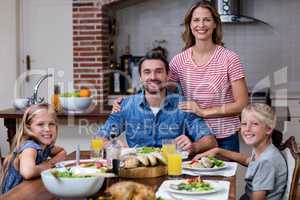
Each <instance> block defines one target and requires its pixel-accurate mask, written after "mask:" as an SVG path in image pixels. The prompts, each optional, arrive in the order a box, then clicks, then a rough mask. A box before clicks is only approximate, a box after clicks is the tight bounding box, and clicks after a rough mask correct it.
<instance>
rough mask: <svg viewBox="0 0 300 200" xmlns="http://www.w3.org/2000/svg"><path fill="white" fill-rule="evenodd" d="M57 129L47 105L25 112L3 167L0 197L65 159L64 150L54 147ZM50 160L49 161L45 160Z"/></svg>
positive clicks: (36, 106)
mask: <svg viewBox="0 0 300 200" xmlns="http://www.w3.org/2000/svg"><path fill="white" fill-rule="evenodd" d="M57 128H58V127H57V118H56V114H55V111H54V110H53V109H52V108H50V107H49V106H48V105H47V104H38V105H33V106H31V107H29V108H28V109H27V110H26V111H25V113H24V116H23V119H22V122H21V124H20V128H19V130H18V133H17V134H16V135H15V137H14V141H13V144H12V147H11V149H12V151H11V152H10V153H9V154H8V156H7V157H6V158H5V161H4V164H3V168H2V176H1V191H2V193H5V192H8V191H9V190H10V189H12V188H13V187H15V186H16V185H18V184H19V183H21V182H22V181H23V180H24V179H25V180H26V179H31V178H35V177H38V176H39V175H40V173H41V172H42V171H43V170H45V169H49V168H51V167H53V166H54V164H55V163H57V162H60V161H62V160H64V159H65V157H66V152H65V150H64V149H63V148H61V147H58V146H55V145H54V143H55V140H56V137H57ZM49 156H50V157H51V159H49V160H48V157H49Z"/></svg>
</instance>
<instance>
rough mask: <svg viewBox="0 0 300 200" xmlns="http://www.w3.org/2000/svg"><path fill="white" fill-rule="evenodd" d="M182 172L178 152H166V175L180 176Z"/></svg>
mask: <svg viewBox="0 0 300 200" xmlns="http://www.w3.org/2000/svg"><path fill="white" fill-rule="evenodd" d="M181 174H182V157H181V154H180V153H177V152H174V153H170V154H168V175H169V176H180V175H181Z"/></svg>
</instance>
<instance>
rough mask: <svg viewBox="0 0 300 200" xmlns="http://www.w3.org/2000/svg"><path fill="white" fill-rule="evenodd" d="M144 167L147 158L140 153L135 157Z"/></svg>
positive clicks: (147, 161)
mask: <svg viewBox="0 0 300 200" xmlns="http://www.w3.org/2000/svg"><path fill="white" fill-rule="evenodd" d="M136 158H137V159H138V160H139V161H140V162H141V163H142V164H143V165H144V166H145V167H147V166H148V165H149V160H148V157H147V156H144V155H140V156H137V157H136Z"/></svg>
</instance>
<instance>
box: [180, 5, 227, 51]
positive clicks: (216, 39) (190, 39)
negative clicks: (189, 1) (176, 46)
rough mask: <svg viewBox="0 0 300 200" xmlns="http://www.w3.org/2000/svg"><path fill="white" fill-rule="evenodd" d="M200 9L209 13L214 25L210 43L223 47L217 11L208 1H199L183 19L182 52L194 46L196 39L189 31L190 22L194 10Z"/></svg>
mask: <svg viewBox="0 0 300 200" xmlns="http://www.w3.org/2000/svg"><path fill="white" fill-rule="evenodd" d="M198 7H201V8H206V9H208V10H209V11H210V13H211V15H212V17H213V19H214V22H215V23H216V28H215V29H214V31H213V33H212V41H213V43H215V44H217V45H223V42H222V39H223V32H222V24H221V19H220V15H219V13H218V11H217V9H216V8H215V7H214V5H212V3H211V2H209V1H205V0H202V1H199V2H197V3H195V4H194V5H193V6H192V7H191V8H190V9H189V11H188V12H187V13H186V15H185V17H184V32H183V33H182V35H181V37H182V40H183V42H184V43H185V46H184V50H185V49H188V48H190V47H192V46H194V45H195V44H196V39H195V36H194V35H193V33H192V30H191V27H190V25H191V21H192V16H193V12H194V10H195V9H196V8H198Z"/></svg>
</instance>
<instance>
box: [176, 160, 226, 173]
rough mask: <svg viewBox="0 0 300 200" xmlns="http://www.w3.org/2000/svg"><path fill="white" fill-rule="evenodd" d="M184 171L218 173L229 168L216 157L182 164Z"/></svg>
mask: <svg viewBox="0 0 300 200" xmlns="http://www.w3.org/2000/svg"><path fill="white" fill-rule="evenodd" d="M182 165H183V166H182V167H183V168H184V169H191V170H197V171H216V170H221V169H224V168H226V167H227V165H226V163H225V162H224V161H223V160H219V159H216V158H214V157H202V158H201V159H200V160H192V161H187V162H183V163H182Z"/></svg>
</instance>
